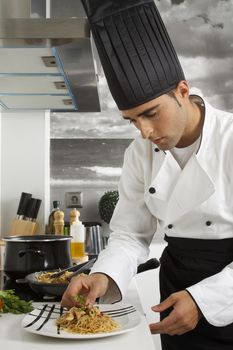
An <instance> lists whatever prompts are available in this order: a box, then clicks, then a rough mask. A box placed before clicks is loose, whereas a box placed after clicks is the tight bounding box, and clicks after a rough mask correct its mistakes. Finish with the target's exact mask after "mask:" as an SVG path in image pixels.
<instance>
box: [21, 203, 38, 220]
mask: <svg viewBox="0 0 233 350" xmlns="http://www.w3.org/2000/svg"><path fill="white" fill-rule="evenodd" d="M40 205H41V199H37V198H30V199H29V201H28V204H27V207H26V210H25V217H24V219H25V220H28V221H36V218H37V215H38V211H39V209H40Z"/></svg>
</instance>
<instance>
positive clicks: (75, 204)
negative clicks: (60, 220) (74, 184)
mask: <svg viewBox="0 0 233 350" xmlns="http://www.w3.org/2000/svg"><path fill="white" fill-rule="evenodd" d="M65 196H66V208H82V207H83V193H82V192H66V194H65Z"/></svg>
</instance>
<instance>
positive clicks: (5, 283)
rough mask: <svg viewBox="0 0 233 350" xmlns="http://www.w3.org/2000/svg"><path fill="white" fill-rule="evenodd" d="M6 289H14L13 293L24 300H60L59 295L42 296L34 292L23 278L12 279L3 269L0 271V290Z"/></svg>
mask: <svg viewBox="0 0 233 350" xmlns="http://www.w3.org/2000/svg"><path fill="white" fill-rule="evenodd" d="M6 289H14V291H15V294H16V295H17V296H18V297H20V298H21V299H23V300H26V301H29V300H32V301H60V298H59V297H52V296H44V297H42V296H41V295H39V294H37V293H35V292H34V291H33V290H32V289H31V288H30V286H29V285H28V283H27V282H26V281H25V280H23V279H20V280H14V279H12V278H9V277H7V276H6V275H5V274H4V272H3V271H0V290H6Z"/></svg>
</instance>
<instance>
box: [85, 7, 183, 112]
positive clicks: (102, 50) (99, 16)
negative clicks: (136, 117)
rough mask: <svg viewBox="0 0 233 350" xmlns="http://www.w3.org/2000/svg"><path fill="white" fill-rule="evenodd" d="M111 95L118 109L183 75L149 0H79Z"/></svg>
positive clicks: (166, 88)
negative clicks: (87, 20) (85, 14)
mask: <svg viewBox="0 0 233 350" xmlns="http://www.w3.org/2000/svg"><path fill="white" fill-rule="evenodd" d="M82 3H83V6H84V8H85V11H86V13H87V17H88V19H89V22H90V25H91V29H92V33H93V37H94V40H95V44H96V47H97V50H98V53H99V57H100V60H101V63H102V66H103V69H104V72H105V76H106V79H107V81H108V85H109V88H110V91H111V93H112V96H113V98H114V100H115V102H116V104H117V106H118V108H119V109H120V110H125V109H130V108H133V107H136V106H138V105H140V104H143V103H145V102H148V101H150V100H152V99H154V98H156V97H158V96H160V95H163V94H164V93H166V92H168V91H170V90H172V89H174V88H175V87H176V85H177V84H178V82H179V81H180V80H183V79H185V77H184V73H183V71H182V68H181V65H180V62H179V60H178V57H177V55H176V52H175V49H174V47H173V45H172V42H171V40H170V38H169V35H168V33H167V30H166V28H165V26H164V23H163V21H162V19H161V17H160V14H159V12H158V10H157V8H156V6H155V3H154V1H153V0H144V1H143V0H82Z"/></svg>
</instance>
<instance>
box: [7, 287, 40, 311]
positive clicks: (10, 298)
mask: <svg viewBox="0 0 233 350" xmlns="http://www.w3.org/2000/svg"><path fill="white" fill-rule="evenodd" d="M32 310H33V306H32V302H31V301H25V300H22V299H20V298H19V297H18V296H17V295H15V291H14V290H13V289H8V290H0V314H1V313H7V312H11V313H13V314H24V313H27V312H30V311H32Z"/></svg>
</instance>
